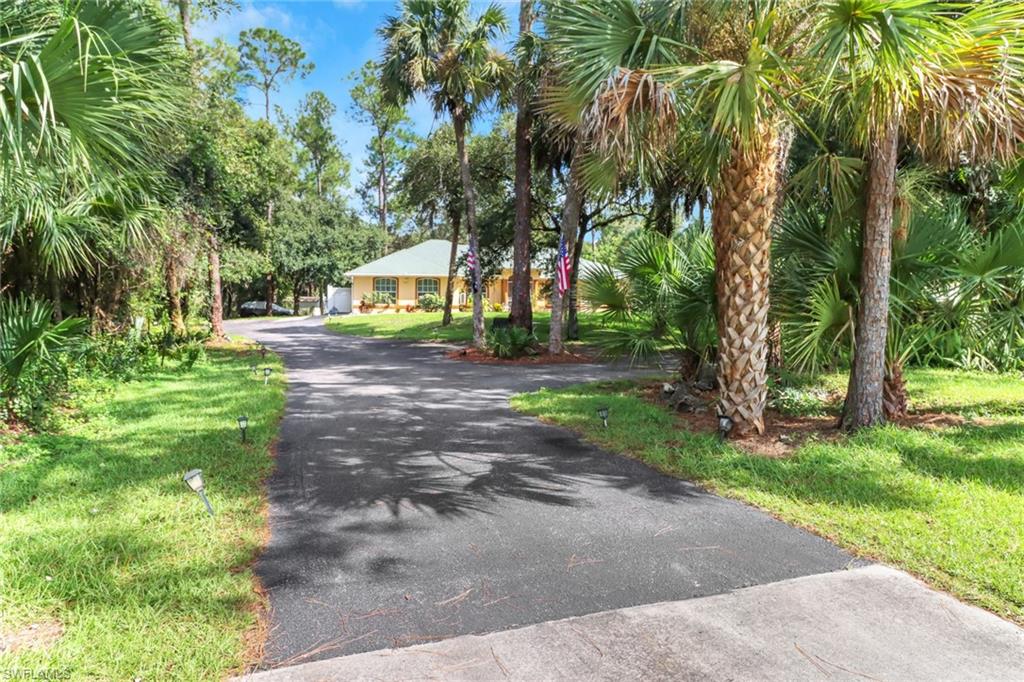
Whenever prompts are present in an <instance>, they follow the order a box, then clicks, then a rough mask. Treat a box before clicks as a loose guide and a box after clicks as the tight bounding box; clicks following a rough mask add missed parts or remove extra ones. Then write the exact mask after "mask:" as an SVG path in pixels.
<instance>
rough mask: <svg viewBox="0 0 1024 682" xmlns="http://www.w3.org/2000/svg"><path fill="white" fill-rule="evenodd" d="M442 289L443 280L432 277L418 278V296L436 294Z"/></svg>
mask: <svg viewBox="0 0 1024 682" xmlns="http://www.w3.org/2000/svg"><path fill="white" fill-rule="evenodd" d="M440 291H441V280H439V279H434V278H432V277H425V278H421V279H418V280H416V298H417V299H419V297H420V296H422V295H423V294H434V295H435V296H436V295H437V294H439V293H440Z"/></svg>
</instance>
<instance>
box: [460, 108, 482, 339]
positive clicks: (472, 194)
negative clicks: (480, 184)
mask: <svg viewBox="0 0 1024 682" xmlns="http://www.w3.org/2000/svg"><path fill="white" fill-rule="evenodd" d="M452 124H453V127H454V128H455V146H456V147H457V149H458V153H459V175H460V176H461V177H462V195H463V199H464V200H465V202H466V223H467V228H468V229H469V248H470V250H471V251H472V252H473V254H474V255H475V256H476V260H477V267H476V268H474V269H473V272H472V273H471V276H472V277H473V289H474V291H475V292H476V293H475V294H474V295H473V345H474V346H475V347H477V348H483V347H484V346H485V341H484V303H483V292H484V285H483V281H482V280H481V277H480V265H479V264H480V235H479V234H478V231H477V225H476V191H475V190H474V187H473V176H472V175H471V174H470V172H469V151H468V150H467V149H466V119H465V117H464V116H463V115H462V114H461V112H452Z"/></svg>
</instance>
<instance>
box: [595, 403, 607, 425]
mask: <svg viewBox="0 0 1024 682" xmlns="http://www.w3.org/2000/svg"><path fill="white" fill-rule="evenodd" d="M597 416H598V417H600V418H601V421H602V422H603V423H604V428H606V429H607V428H608V408H607V407H599V408H597Z"/></svg>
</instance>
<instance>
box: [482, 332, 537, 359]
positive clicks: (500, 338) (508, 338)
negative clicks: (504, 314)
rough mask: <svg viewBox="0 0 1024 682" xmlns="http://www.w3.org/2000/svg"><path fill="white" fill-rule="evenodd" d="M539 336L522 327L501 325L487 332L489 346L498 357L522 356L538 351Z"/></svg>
mask: <svg viewBox="0 0 1024 682" xmlns="http://www.w3.org/2000/svg"><path fill="white" fill-rule="evenodd" d="M536 344H537V337H536V336H534V335H533V334H531V333H530V332H528V331H526V330H525V329H523V328H522V327H501V328H499V329H492V330H491V331H490V332H489V333H488V334H487V347H488V348H489V349H490V350H491V352H492V353H494V357H496V358H508V359H511V358H520V357H523V356H524V355H534V354H535V353H536V348H535V346H536Z"/></svg>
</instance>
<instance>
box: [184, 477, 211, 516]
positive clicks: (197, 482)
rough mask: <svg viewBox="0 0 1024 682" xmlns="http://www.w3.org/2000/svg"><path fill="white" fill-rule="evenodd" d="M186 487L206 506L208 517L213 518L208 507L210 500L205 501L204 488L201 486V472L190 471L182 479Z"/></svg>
mask: <svg viewBox="0 0 1024 682" xmlns="http://www.w3.org/2000/svg"><path fill="white" fill-rule="evenodd" d="M183 480H184V481H185V483H187V484H188V487H189V488H191V489H192V491H193V492H195V494H196V495H199V499H201V500H202V501H203V504H205V505H206V511H207V512H209V514H210V516H213V507H211V506H210V500H208V499H206V488H205V487H204V486H203V472H202V470H200V469H192V470H191V471H189V472H188V473H187V474H185V478H184V479H183Z"/></svg>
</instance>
